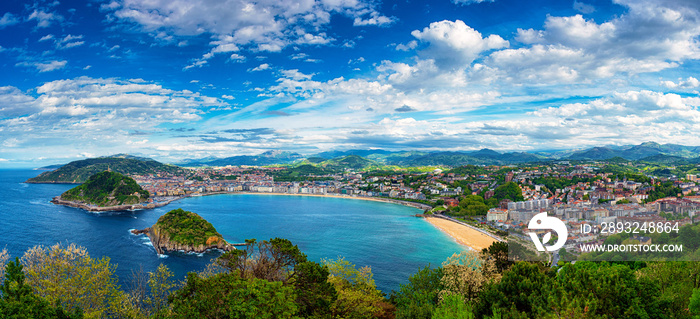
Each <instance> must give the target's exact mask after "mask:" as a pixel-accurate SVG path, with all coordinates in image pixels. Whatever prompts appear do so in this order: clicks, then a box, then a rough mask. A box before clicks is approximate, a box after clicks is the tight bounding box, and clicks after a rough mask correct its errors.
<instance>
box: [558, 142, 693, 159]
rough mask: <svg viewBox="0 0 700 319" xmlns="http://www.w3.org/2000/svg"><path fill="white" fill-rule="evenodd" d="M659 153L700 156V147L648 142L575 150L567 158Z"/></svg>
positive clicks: (635, 156) (637, 155)
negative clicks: (626, 145)
mask: <svg viewBox="0 0 700 319" xmlns="http://www.w3.org/2000/svg"><path fill="white" fill-rule="evenodd" d="M659 155H665V156H672V157H677V158H685V159H690V158H697V157H698V156H700V147H699V146H684V145H677V144H659V143H654V142H646V143H642V144H639V145H632V146H628V147H616V148H612V147H594V148H591V149H587V150H584V151H578V152H574V153H573V154H571V155H569V156H568V157H567V158H568V159H572V160H604V159H609V158H613V157H622V158H624V159H626V160H643V159H645V158H652V159H653V157H654V156H659Z"/></svg>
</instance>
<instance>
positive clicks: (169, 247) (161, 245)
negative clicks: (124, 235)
mask: <svg viewBox="0 0 700 319" xmlns="http://www.w3.org/2000/svg"><path fill="white" fill-rule="evenodd" d="M131 233H133V234H134V235H141V234H146V236H148V238H149V239H150V240H151V243H152V244H153V248H155V249H156V252H157V253H158V254H161V255H162V254H165V253H167V252H172V251H183V252H185V253H203V252H205V251H207V250H210V249H219V250H222V251H231V250H235V249H236V248H235V247H234V246H233V245H231V244H229V243H227V242H226V241H225V240H224V239H223V238H221V237H216V236H212V237H210V238H209V239H208V240H207V242H206V243H205V244H200V245H185V244H181V243H177V242H174V241H172V240H171V239H170V236H169V235H168V234H167V233H166V232H163V231H161V230H160V229H159V228H158V227H157V226H156V225H154V226H153V227H149V228H146V229H141V230H137V229H134V230H132V231H131Z"/></svg>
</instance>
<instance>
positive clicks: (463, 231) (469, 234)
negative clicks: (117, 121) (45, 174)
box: [51, 192, 500, 251]
mask: <svg viewBox="0 0 700 319" xmlns="http://www.w3.org/2000/svg"><path fill="white" fill-rule="evenodd" d="M213 195H272V196H299V197H317V198H340V199H356V200H364V201H372V202H381V203H389V204H396V205H402V206H408V207H412V208H416V209H420V210H425V209H429V208H432V207H430V206H429V205H426V204H422V203H416V202H409V201H402V200H397V199H390V198H381V197H380V198H377V197H366V196H352V195H340V194H331V195H329V194H326V195H322V194H290V193H259V192H212V193H204V194H196V195H186V196H181V197H178V198H174V199H170V200H168V201H166V202H159V203H156V204H148V205H145V206H144V205H141V204H135V205H120V206H110V207H97V206H89V205H86V204H83V203H75V202H70V201H64V200H61V199H60V196H57V197H54V199H52V200H51V202H52V203H54V204H57V205H64V206H70V207H75V208H81V209H84V210H87V211H92V212H109V211H128V210H137V209H154V208H158V207H163V206H166V205H168V204H170V203H172V202H174V201H177V200H180V199H185V198H192V197H203V196H213ZM424 217H425V218H424V219H425V220H426V221H427V222H428V223H430V224H431V225H433V226H434V227H435V228H437V229H439V230H440V231H442V232H443V233H445V234H446V235H448V236H449V237H451V238H452V239H453V240H454V241H455V242H457V243H458V244H460V245H462V246H465V247H468V248H470V249H474V250H477V251H481V249H483V248H487V247H488V246H490V244H491V243H493V242H495V241H498V240H499V239H500V238H497V237H495V235H492V234H484V232H483V231H477V230H475V229H472V228H471V227H467V226H465V225H462V224H461V223H457V222H454V221H452V220H449V219H447V218H445V219H441V218H437V216H435V217H429V215H428V216H424ZM438 219H440V221H439V222H438V221H436V220H438ZM484 237H486V238H488V239H485V238H484ZM475 238H476V239H477V240H476V243H475V242H474V241H475V240H474V239H475Z"/></svg>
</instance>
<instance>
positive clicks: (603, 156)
mask: <svg viewBox="0 0 700 319" xmlns="http://www.w3.org/2000/svg"><path fill="white" fill-rule="evenodd" d="M349 155H356V156H360V157H363V158H366V159H369V160H372V161H375V162H377V163H381V164H385V165H399V166H430V165H446V166H460V165H466V164H473V165H504V164H518V163H529V162H540V161H548V160H607V159H612V158H620V159H623V160H646V161H650V162H663V163H669V162H671V163H673V162H694V161H697V158H698V157H699V156H700V147H699V146H684V145H677V144H658V143H654V142H646V143H642V144H639V145H627V146H605V147H593V148H589V149H585V150H568V151H556V152H506V153H501V152H497V151H494V150H490V149H481V150H478V151H471V152H420V151H387V150H382V149H372V150H346V151H327V152H321V153H318V154H313V155H310V156H304V155H301V154H299V153H294V152H287V151H284V152H283V151H267V152H264V153H261V154H259V155H241V156H232V157H227V158H217V159H213V158H206V159H199V160H194V159H193V160H187V161H184V162H181V163H176V164H177V165H182V166H225V165H271V164H291V163H295V162H299V161H301V160H303V159H305V158H306V159H307V161H309V162H311V163H320V162H323V161H325V160H330V159H337V158H342V157H346V156H349Z"/></svg>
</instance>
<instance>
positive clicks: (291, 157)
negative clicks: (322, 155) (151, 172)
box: [177, 151, 304, 167]
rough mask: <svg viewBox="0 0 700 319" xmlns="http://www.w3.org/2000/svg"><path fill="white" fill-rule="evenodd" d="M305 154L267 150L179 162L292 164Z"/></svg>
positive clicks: (216, 164) (183, 163)
mask: <svg viewBox="0 0 700 319" xmlns="http://www.w3.org/2000/svg"><path fill="white" fill-rule="evenodd" d="M303 159H304V156H303V155H301V154H299V153H294V152H287V151H267V152H264V153H261V154H258V155H237V156H231V157H226V158H204V159H193V160H186V161H184V162H181V163H177V165H180V166H187V167H197V166H227V165H233V166H240V165H258V166H263V165H273V164H290V163H293V162H295V161H300V160H303Z"/></svg>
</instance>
